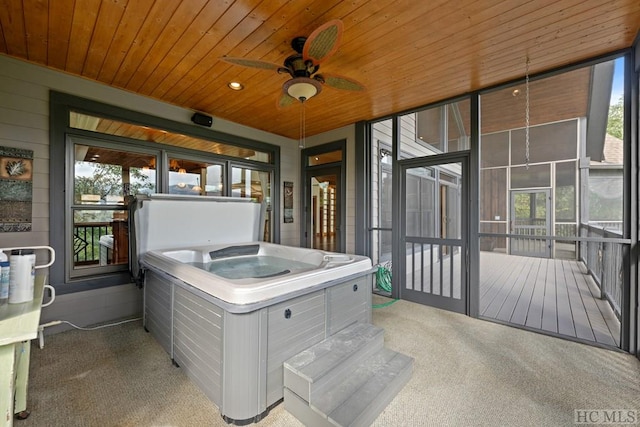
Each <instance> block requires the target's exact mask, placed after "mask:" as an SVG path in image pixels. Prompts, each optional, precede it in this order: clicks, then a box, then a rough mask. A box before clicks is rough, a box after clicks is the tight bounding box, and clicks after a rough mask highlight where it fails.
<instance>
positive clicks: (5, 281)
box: [0, 251, 10, 305]
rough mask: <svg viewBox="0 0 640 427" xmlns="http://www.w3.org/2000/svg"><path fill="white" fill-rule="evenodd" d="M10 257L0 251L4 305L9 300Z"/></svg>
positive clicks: (0, 298)
mask: <svg viewBox="0 0 640 427" xmlns="http://www.w3.org/2000/svg"><path fill="white" fill-rule="evenodd" d="M9 270H10V264H9V258H8V257H7V255H6V254H5V253H4V252H2V251H0V305H4V304H6V303H7V301H8V300H9Z"/></svg>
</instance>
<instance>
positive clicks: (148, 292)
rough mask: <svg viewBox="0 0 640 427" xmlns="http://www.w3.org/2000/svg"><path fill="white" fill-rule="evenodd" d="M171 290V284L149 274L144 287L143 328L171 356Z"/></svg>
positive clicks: (151, 273)
mask: <svg viewBox="0 0 640 427" xmlns="http://www.w3.org/2000/svg"><path fill="white" fill-rule="evenodd" d="M172 288H173V285H172V284H171V282H169V281H168V280H166V279H164V278H163V277H161V276H158V275H156V274H154V273H153V272H149V274H148V276H147V281H146V285H145V287H144V327H145V328H146V329H147V330H148V331H149V332H150V333H151V335H153V337H154V338H155V339H156V340H157V341H158V343H160V345H161V346H162V348H163V349H164V350H165V351H166V352H167V353H169V354H172V352H171V347H172V344H171V339H172V337H171V323H172V321H171V316H172V314H171V313H172V308H171V303H172V301H171V300H172V298H171V292H172Z"/></svg>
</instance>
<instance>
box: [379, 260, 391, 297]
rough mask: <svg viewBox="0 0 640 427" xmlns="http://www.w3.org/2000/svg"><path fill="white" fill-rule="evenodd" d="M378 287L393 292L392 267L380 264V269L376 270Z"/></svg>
mask: <svg viewBox="0 0 640 427" xmlns="http://www.w3.org/2000/svg"><path fill="white" fill-rule="evenodd" d="M376 287H377V288H378V289H382V290H383V291H385V292H389V293H391V269H390V268H388V267H387V266H384V265H379V266H378V270H377V271H376Z"/></svg>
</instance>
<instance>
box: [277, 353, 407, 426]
mask: <svg viewBox="0 0 640 427" xmlns="http://www.w3.org/2000/svg"><path fill="white" fill-rule="evenodd" d="M412 370H413V359H412V358H410V357H408V356H405V355H403V354H401V353H398V352H395V351H392V350H389V349H386V348H383V349H381V350H379V351H378V352H376V353H375V354H373V355H371V356H369V357H367V358H364V359H361V361H360V364H359V365H357V366H356V367H355V369H353V370H352V371H351V372H350V373H349V374H347V375H344V376H343V377H340V378H338V379H336V380H335V381H334V382H333V383H332V384H331V386H330V387H326V388H324V390H322V391H320V390H318V391H317V390H315V388H314V385H313V384H312V386H311V388H312V391H311V403H309V402H308V401H306V400H305V399H303V398H302V397H300V396H298V395H297V394H296V393H294V392H293V391H291V390H289V389H288V388H287V387H285V390H284V391H285V393H284V406H285V409H286V410H287V411H289V412H291V414H293V415H294V416H295V417H296V418H298V419H299V420H300V421H302V422H303V423H304V424H305V425H306V426H308V427H325V426H368V425H370V424H371V423H372V422H373V421H374V420H375V419H376V418H377V417H378V415H380V413H381V412H382V411H383V410H384V408H385V407H386V406H387V405H388V404H389V402H391V400H392V399H393V398H394V397H395V396H396V394H397V393H398V392H399V391H400V390H401V389H402V387H404V385H405V384H406V383H407V382H408V381H409V379H410V377H411V373H412Z"/></svg>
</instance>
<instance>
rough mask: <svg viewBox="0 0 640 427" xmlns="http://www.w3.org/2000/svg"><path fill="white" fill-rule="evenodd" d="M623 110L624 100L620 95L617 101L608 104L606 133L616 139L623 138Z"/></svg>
mask: <svg viewBox="0 0 640 427" xmlns="http://www.w3.org/2000/svg"><path fill="white" fill-rule="evenodd" d="M623 111H624V101H623V99H622V96H621V97H620V99H618V102H617V103H615V104H612V105H610V106H609V119H608V121H607V133H608V134H609V135H612V136H615V137H616V138H618V139H623V136H624V127H623V124H624V117H623Z"/></svg>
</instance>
